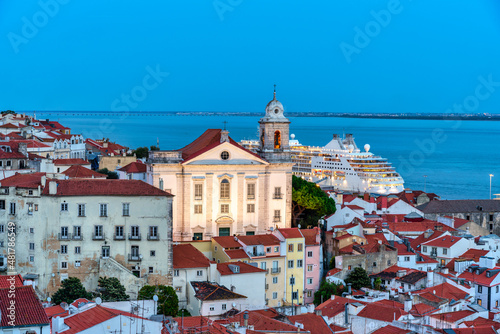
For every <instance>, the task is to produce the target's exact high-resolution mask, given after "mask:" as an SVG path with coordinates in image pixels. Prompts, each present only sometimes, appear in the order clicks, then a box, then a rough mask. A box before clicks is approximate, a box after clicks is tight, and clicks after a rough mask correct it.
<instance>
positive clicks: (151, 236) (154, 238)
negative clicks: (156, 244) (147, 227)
mask: <svg viewBox="0 0 500 334" xmlns="http://www.w3.org/2000/svg"><path fill="white" fill-rule="evenodd" d="M148 240H151V241H158V240H160V233H156V234H151V233H148Z"/></svg>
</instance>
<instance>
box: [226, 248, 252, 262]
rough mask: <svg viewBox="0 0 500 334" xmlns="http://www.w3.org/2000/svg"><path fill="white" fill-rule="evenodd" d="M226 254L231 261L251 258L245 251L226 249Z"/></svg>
mask: <svg viewBox="0 0 500 334" xmlns="http://www.w3.org/2000/svg"><path fill="white" fill-rule="evenodd" d="M224 252H226V254H227V256H229V258H230V259H231V260H236V259H248V258H249V257H248V254H247V253H246V252H245V251H244V250H243V249H226V250H224Z"/></svg>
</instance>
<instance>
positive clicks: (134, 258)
mask: <svg viewBox="0 0 500 334" xmlns="http://www.w3.org/2000/svg"><path fill="white" fill-rule="evenodd" d="M128 260H129V261H137V262H140V261H142V255H140V254H129V255H128Z"/></svg>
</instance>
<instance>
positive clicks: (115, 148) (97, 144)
mask: <svg viewBox="0 0 500 334" xmlns="http://www.w3.org/2000/svg"><path fill="white" fill-rule="evenodd" d="M85 143H86V144H88V145H90V146H93V147H94V148H96V149H97V150H99V151H100V152H101V153H102V155H111V154H118V153H120V152H123V151H126V150H127V149H128V148H127V147H125V146H122V145H120V144H116V143H113V142H108V143H107V145H108V146H107V147H104V143H103V141H102V140H93V139H86V140H85Z"/></svg>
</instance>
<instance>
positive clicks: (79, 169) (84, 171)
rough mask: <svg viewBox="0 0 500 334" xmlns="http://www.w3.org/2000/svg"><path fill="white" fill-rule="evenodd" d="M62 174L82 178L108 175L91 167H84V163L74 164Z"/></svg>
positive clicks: (100, 177) (98, 177) (96, 177)
mask: <svg viewBox="0 0 500 334" xmlns="http://www.w3.org/2000/svg"><path fill="white" fill-rule="evenodd" d="M61 174H64V175H66V176H67V177H69V178H70V179H71V178H80V179H91V178H95V179H105V178H106V177H107V175H106V174H101V173H97V172H95V171H93V170H91V169H89V168H86V167H83V166H82V165H73V166H71V167H70V168H68V169H66V170H65V171H64V172H62V173H61Z"/></svg>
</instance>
